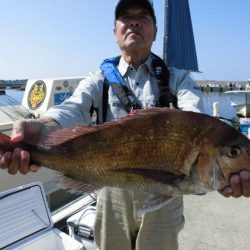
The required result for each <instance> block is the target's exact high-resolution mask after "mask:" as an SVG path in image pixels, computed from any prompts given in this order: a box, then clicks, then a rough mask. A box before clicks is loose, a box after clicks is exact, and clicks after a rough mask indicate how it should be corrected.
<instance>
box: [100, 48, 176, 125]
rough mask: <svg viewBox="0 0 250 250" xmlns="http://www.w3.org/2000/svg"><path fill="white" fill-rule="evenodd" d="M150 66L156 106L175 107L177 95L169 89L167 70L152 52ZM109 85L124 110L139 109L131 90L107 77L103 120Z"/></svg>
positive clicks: (106, 106) (105, 112)
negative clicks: (153, 78)
mask: <svg viewBox="0 0 250 250" xmlns="http://www.w3.org/2000/svg"><path fill="white" fill-rule="evenodd" d="M152 55H153V58H152V68H153V70H154V73H155V77H156V81H157V84H158V88H159V99H158V102H157V104H156V106H158V107H173V106H174V107H175V108H177V97H176V96H174V95H172V94H171V93H170V90H169V70H168V68H167V66H166V64H165V62H164V61H163V60H162V59H161V58H160V57H158V56H157V55H155V54H153V53H152ZM109 85H110V86H112V90H113V92H114V94H115V95H116V96H117V98H118V99H119V100H120V102H121V103H122V104H123V106H124V108H125V110H126V111H127V112H130V111H131V110H132V109H141V108H142V107H141V104H140V103H139V102H138V101H137V99H136V97H135V96H134V94H133V92H132V91H131V90H130V89H129V88H128V87H127V86H124V85H121V84H119V83H115V82H113V83H109V82H108V80H107V78H106V77H105V79H104V84H103V100H102V101H103V122H106V119H107V110H108V90H109Z"/></svg>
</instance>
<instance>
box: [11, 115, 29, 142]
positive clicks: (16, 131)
mask: <svg viewBox="0 0 250 250" xmlns="http://www.w3.org/2000/svg"><path fill="white" fill-rule="evenodd" d="M25 124H26V122H25V120H18V121H16V122H15V123H14V124H13V129H12V132H11V140H12V141H13V142H19V141H21V140H23V139H24V129H25Z"/></svg>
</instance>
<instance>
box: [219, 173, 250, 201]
mask: <svg viewBox="0 0 250 250" xmlns="http://www.w3.org/2000/svg"><path fill="white" fill-rule="evenodd" d="M229 183H230V185H229V186H227V187H225V188H224V189H223V190H220V191H219V192H220V193H221V194H222V195H223V196H225V197H230V196H232V197H234V198H239V197H241V196H245V197H250V172H249V171H246V170H242V171H241V172H240V173H238V174H233V175H232V176H231V177H230V180H229Z"/></svg>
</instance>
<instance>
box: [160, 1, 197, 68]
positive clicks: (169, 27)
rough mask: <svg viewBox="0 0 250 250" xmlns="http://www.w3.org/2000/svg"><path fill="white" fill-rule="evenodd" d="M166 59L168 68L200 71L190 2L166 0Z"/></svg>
mask: <svg viewBox="0 0 250 250" xmlns="http://www.w3.org/2000/svg"><path fill="white" fill-rule="evenodd" d="M164 59H165V61H166V63H167V65H168V66H173V67H176V68H179V69H186V70H190V71H199V69H198V62H197V55H196V48H195V41H194V34H193V27H192V20H191V15H190V9H189V3H188V0H166V7H165V36H164Z"/></svg>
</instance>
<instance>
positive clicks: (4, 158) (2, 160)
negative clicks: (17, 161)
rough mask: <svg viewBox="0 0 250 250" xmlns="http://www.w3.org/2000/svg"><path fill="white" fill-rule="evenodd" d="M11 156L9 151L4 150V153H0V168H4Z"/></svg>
mask: <svg viewBox="0 0 250 250" xmlns="http://www.w3.org/2000/svg"><path fill="white" fill-rule="evenodd" d="M11 158H12V153H11V152H6V153H5V154H3V155H0V169H6V168H7V166H8V165H9V164H10V162H11Z"/></svg>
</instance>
